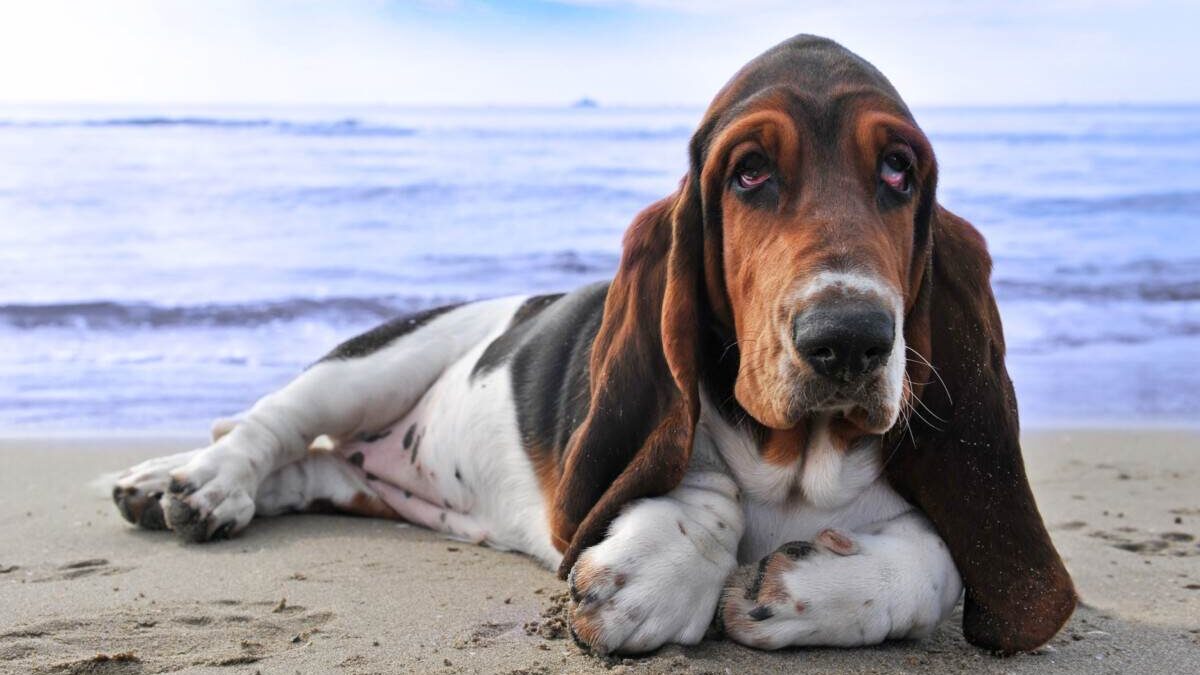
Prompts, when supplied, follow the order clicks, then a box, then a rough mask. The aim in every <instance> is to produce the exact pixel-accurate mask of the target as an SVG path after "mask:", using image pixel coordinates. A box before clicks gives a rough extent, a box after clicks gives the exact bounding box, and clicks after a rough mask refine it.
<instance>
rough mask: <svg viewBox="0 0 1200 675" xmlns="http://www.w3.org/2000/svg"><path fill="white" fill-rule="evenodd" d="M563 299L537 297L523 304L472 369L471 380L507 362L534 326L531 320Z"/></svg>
mask: <svg viewBox="0 0 1200 675" xmlns="http://www.w3.org/2000/svg"><path fill="white" fill-rule="evenodd" d="M561 297H563V294H562V293H555V294H553V295H535V296H533V297H531V298H529V299H527V300H526V301H525V302H523V303H522V304H521V306H520V307H518V308H517V311H516V312H514V313H513V317H512V320H511V321H509V323H508V328H507V329H505V331H504V332H503V333H501V334H500V337H498V338H496V339H495V340H492V342H491V344H489V345H488V346H487V349H485V350H483V354H481V355H480V356H479V360H478V361H476V362H475V367H474V368H472V369H471V380H472V381H474V380H475V378H477V377H480V376H482V375H487V374H488V373H490V372H492V371H493V370H495V369H496V368H497V367H498V366H499V365H500V364H502V363H504V362H505V361H507V360H508V358H509V357H510V356H511V355H512V353H513V350H514V349H516V348H517V346H518V345H520V344H521V341H522V340H523V339H524V338H525V336H526V334H527V333H528V332H529V330H530V328H531V327H532V326H533V325H534V322H533V321H531V319H533V318H535V317H536V316H537V315H539V314H541V313H542V310H544V309H546V308H547V307H549V306H550V305H552V304H554V302H555V301H557V300H558V299H559V298H561Z"/></svg>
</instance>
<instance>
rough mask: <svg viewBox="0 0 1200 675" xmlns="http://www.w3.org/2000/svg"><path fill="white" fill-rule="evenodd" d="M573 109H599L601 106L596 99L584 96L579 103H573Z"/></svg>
mask: <svg viewBox="0 0 1200 675" xmlns="http://www.w3.org/2000/svg"><path fill="white" fill-rule="evenodd" d="M571 107H572V108H599V107H600V104H599V103H598V102H596V99H594V98H588V97H587V96H584V97H583V98H581V99H579V100H578V101H575V102H574V103H572V104H571Z"/></svg>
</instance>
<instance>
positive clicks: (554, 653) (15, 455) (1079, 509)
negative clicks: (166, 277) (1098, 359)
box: [0, 430, 1200, 674]
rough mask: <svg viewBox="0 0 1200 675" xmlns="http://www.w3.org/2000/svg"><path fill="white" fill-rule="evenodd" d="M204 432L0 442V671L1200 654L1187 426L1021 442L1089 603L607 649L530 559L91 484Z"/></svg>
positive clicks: (1089, 668) (884, 662) (544, 666)
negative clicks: (1022, 628) (190, 526)
mask: <svg viewBox="0 0 1200 675" xmlns="http://www.w3.org/2000/svg"><path fill="white" fill-rule="evenodd" d="M200 440H201V439H200V438H193V439H188V438H145V437H142V438H107V439H104V440H94V439H85V438H82V437H80V438H73V439H59V440H45V439H41V440H35V439H17V438H12V439H7V440H4V441H0V542H2V543H0V672H4V673H30V672H33V673H39V672H42V673H159V672H187V673H193V672H197V673H199V672H213V673H297V672H299V673H401V672H422V673H423V672H430V673H514V674H515V673H563V672H569V673H577V672H578V673H601V672H609V673H618V672H619V673H666V672H671V673H676V672H683V673H688V672H690V673H759V672H762V673H767V672H787V671H801V670H802V671H803V672H806V673H840V672H863V673H904V672H934V673H943V672H946V673H950V672H971V673H979V672H986V673H990V672H996V673H1024V672H1044V671H1053V672H1074V673H1106V672H1111V673H1132V672H1144V673H1164V672H1166V673H1178V674H1182V673H1189V672H1198V671H1200V541H1198V538H1200V434H1197V433H1196V432H1194V431H1171V430H1147V431H1100V430H1090V431H1053V432H1051V431H1039V432H1036V433H1030V434H1027V435H1026V438H1025V446H1024V447H1025V456H1026V462H1027V464H1028V466H1029V470H1030V475H1031V477H1032V480H1033V483H1034V489H1035V491H1036V493H1037V496H1038V500H1039V503H1040V505H1041V508H1042V513H1043V514H1044V516H1045V518H1046V522H1047V524H1048V525H1049V527H1050V529H1051V532H1052V534H1053V535H1054V538H1055V541H1056V542H1057V544H1058V546H1059V550H1060V551H1061V552H1062V554H1063V556H1064V557H1065V559H1066V561H1067V565H1068V567H1069V568H1070V570H1071V573H1072V574H1073V575H1074V578H1075V582H1076V585H1077V587H1078V589H1079V593H1080V596H1081V597H1082V600H1083V605H1082V606H1081V608H1080V609H1079V611H1078V612H1077V613H1076V614H1075V617H1074V618H1073V619H1072V621H1071V623H1070V624H1069V625H1068V626H1067V627H1066V629H1065V630H1064V631H1063V632H1062V633H1061V634H1060V635H1059V636H1058V637H1057V638H1056V639H1055V640H1054V641H1053V642H1052V643H1051V644H1050V645H1049V646H1048V647H1047V648H1045V649H1043V650H1042V651H1041V652H1039V653H1036V654H1030V655H1023V656H1018V657H1014V658H1009V659H997V658H994V657H992V656H989V655H987V654H985V653H982V652H980V651H979V650H977V649H975V648H973V647H970V646H969V645H967V644H966V643H965V642H964V641H963V640H962V636H961V633H960V631H959V628H958V626H957V617H956V619H955V620H954V621H950V622H947V623H946V624H945V625H943V626H942V628H941V629H940V630H939V631H938V633H937V634H936V635H935V636H934V637H933V638H932V639H930V640H926V641H921V642H901V643H889V644H886V645H883V646H881V647H877V648H870V649H857V650H836V649H821V650H790V651H784V652H775V653H763V652H755V651H752V650H749V649H745V648H742V647H739V646H737V645H734V644H730V643H726V642H722V641H706V642H704V643H703V644H701V645H699V646H697V647H692V648H686V649H685V648H680V647H668V648H665V649H663V650H660V651H659V652H657V653H655V654H653V655H651V656H648V657H644V658H638V659H607V660H605V659H599V658H596V657H593V656H588V655H585V654H582V653H581V652H580V651H579V650H578V649H577V648H576V647H575V646H574V645H573V644H572V642H571V641H570V640H569V639H564V636H563V631H562V630H561V625H560V620H559V619H558V617H557V613H558V610H559V608H560V605H561V601H562V597H563V596H562V592H563V590H564V585H563V584H562V583H561V582H559V581H558V580H557V579H556V578H555V577H554V575H553V574H552V573H551V572H549V571H547V570H544V569H542V568H540V567H538V566H537V565H536V564H535V563H534V562H533V561H531V560H529V559H527V558H525V557H523V556H520V555H516V554H512V553H503V552H498V551H493V550H489V549H485V548H480V547H475V546H469V545H464V544H459V543H456V542H451V541H447V540H444V539H441V538H439V537H437V536H435V535H433V534H431V533H429V532H427V531H423V530H420V529H417V528H415V527H409V526H406V525H404V524H398V523H394V522H385V521H373V520H364V519H355V518H347V517H337V516H316V515H312V516H309V515H306V516H288V517H282V518H275V519H264V520H259V521H255V522H254V524H253V525H252V526H251V527H250V529H249V530H247V531H246V533H245V534H244V535H243V536H241V537H239V538H238V539H235V540H233V541H227V542H221V543H214V544H206V545H202V546H182V545H180V544H177V543H176V542H175V541H174V539H172V537H171V536H170V535H169V534H164V533H157V532H145V531H139V530H136V529H134V528H133V527H131V526H129V525H128V524H126V523H125V521H123V520H122V519H121V518H120V517H119V516H118V514H117V512H116V510H115V509H114V507H113V505H112V503H111V502H110V501H109V499H108V498H107V497H106V496H105V495H104V494H103V492H101V491H99V490H97V488H96V487H94V486H91V485H89V482H90V481H92V480H93V479H94V478H95V477H96V476H97V475H98V474H100V473H102V472H105V471H111V470H115V469H120V468H123V467H125V466H126V465H129V464H132V463H134V462H137V461H140V460H141V459H144V458H147V457H150V456H152V455H155V454H164V453H168V452H174V451H177V450H180V449H185V448H188V447H192V446H193V445H195V444H197V443H198V442H199V441H200Z"/></svg>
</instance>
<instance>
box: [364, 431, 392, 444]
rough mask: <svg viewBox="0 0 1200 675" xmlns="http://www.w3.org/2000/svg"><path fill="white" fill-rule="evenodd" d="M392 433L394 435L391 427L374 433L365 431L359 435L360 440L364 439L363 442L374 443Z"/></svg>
mask: <svg viewBox="0 0 1200 675" xmlns="http://www.w3.org/2000/svg"><path fill="white" fill-rule="evenodd" d="M391 435H392V430H391V429H384V430H383V431H380V432H377V433H373V434H372V433H366V432H364V433H361V434H359V435H358V440H360V441H362V442H363V443H374V442H375V441H380V440H383V439H385V438H387V437H388V436H391Z"/></svg>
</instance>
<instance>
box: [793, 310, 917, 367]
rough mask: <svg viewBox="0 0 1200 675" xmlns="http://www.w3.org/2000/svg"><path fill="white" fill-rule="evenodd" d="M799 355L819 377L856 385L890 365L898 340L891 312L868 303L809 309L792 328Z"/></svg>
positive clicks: (798, 317)
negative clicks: (891, 355) (895, 342)
mask: <svg viewBox="0 0 1200 675" xmlns="http://www.w3.org/2000/svg"><path fill="white" fill-rule="evenodd" d="M792 330H793V337H794V339H795V343H796V351H797V353H798V354H800V356H801V358H803V359H804V360H805V361H806V362H808V364H809V365H810V366H812V369H813V370H815V371H816V372H817V373H819V374H820V375H823V376H825V377H828V378H830V379H833V380H838V381H839V382H847V383H848V382H853V381H854V380H858V379H861V378H863V377H866V376H867V375H870V374H871V373H874V372H875V371H877V370H879V369H880V368H882V367H883V364H885V363H887V360H888V356H889V355H890V353H891V351H892V340H893V339H894V338H895V331H896V324H895V322H894V321H893V320H892V314H891V312H888V311H887V310H885V309H883V308H881V307H879V306H878V305H876V304H874V303H870V302H866V301H854V302H838V303H836V304H830V305H827V306H820V305H819V306H817V307H812V308H809V309H807V310H805V311H803V312H801V313H799V314H798V315H796V319H795V321H794V323H793V324H792Z"/></svg>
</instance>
